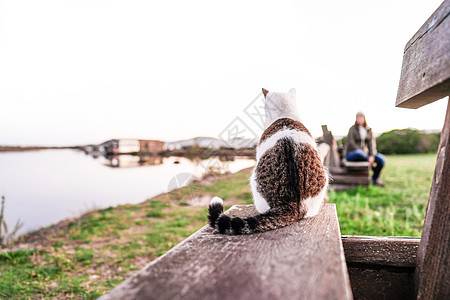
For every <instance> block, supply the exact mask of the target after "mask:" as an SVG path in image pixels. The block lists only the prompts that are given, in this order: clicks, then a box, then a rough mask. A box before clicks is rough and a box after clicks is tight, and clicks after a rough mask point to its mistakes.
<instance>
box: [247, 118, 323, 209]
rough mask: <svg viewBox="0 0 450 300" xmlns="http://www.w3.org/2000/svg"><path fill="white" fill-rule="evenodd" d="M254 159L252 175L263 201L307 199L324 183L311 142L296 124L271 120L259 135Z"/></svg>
mask: <svg viewBox="0 0 450 300" xmlns="http://www.w3.org/2000/svg"><path fill="white" fill-rule="evenodd" d="M256 156H257V165H256V168H255V170H254V172H255V174H254V175H255V178H256V179H257V182H258V190H259V192H260V193H261V195H262V196H263V197H264V198H265V199H274V198H277V199H280V200H281V201H283V200H286V201H298V200H302V199H307V198H311V197H314V196H316V195H318V194H319V193H320V192H321V191H322V190H323V189H324V187H325V185H326V183H327V179H326V176H327V175H326V172H325V169H324V167H323V164H322V162H321V160H320V157H319V154H318V150H317V145H316V143H315V140H314V139H313V137H312V136H311V133H310V132H309V131H308V129H307V128H306V127H305V126H304V125H303V124H302V123H301V122H299V121H296V120H293V119H290V118H280V119H278V120H275V121H274V122H273V123H272V124H271V125H269V126H268V127H267V129H266V130H265V131H264V133H263V134H262V136H261V139H260V142H259V145H258V147H257V154H256Z"/></svg>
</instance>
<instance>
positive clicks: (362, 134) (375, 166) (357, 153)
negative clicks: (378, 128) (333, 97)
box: [345, 112, 386, 186]
mask: <svg viewBox="0 0 450 300" xmlns="http://www.w3.org/2000/svg"><path fill="white" fill-rule="evenodd" d="M346 150H347V151H346V153H347V154H346V155H345V159H346V160H347V161H368V162H369V163H370V165H371V166H372V170H373V176H372V183H373V184H374V185H377V186H384V183H383V182H382V181H381V180H380V173H381V169H383V167H384V163H385V161H386V158H385V157H384V155H383V154H381V153H377V151H376V146H375V139H374V138H373V134H372V128H370V127H369V126H367V122H366V116H365V115H364V113H363V112H358V113H357V114H356V121H355V124H354V125H353V126H352V127H350V130H349V131H348V135H347V149H346Z"/></svg>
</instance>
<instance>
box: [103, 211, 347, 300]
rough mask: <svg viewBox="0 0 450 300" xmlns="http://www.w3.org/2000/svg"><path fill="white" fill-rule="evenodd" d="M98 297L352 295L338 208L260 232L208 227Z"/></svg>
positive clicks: (294, 297) (291, 296)
mask: <svg viewBox="0 0 450 300" xmlns="http://www.w3.org/2000/svg"><path fill="white" fill-rule="evenodd" d="M255 213H256V212H255V210H254V208H253V206H244V205H240V206H233V207H232V208H231V209H230V210H229V211H228V212H227V214H230V215H240V216H241V215H251V214H255ZM100 299H102V300H106V299H352V293H351V288H350V284H349V278H348V273H347V268H346V264H345V258H344V254H343V248H342V242H341V236H340V231H339V224H338V221H337V214H336V207H335V205H334V204H325V205H324V207H323V209H322V210H321V212H320V213H319V215H317V216H316V217H313V218H308V219H303V220H301V221H299V222H298V223H296V224H294V225H292V226H288V227H284V228H281V229H278V230H274V231H269V232H265V233H261V234H253V235H241V236H230V235H221V234H218V233H215V232H213V230H212V229H211V228H210V227H208V226H205V227H203V228H202V229H200V230H199V231H197V232H196V233H195V234H193V235H192V236H190V237H189V238H188V239H186V240H185V241H183V242H182V243H180V244H179V245H177V246H176V247H175V248H173V249H172V250H170V251H168V252H167V253H166V254H164V255H163V256H161V257H160V258H158V259H157V260H155V261H154V262H152V263H151V264H149V265H148V266H147V267H145V268H144V269H143V270H142V271H140V272H139V273H137V274H136V275H134V276H132V277H131V278H129V279H127V280H126V281H124V282H123V283H121V284H120V285H119V286H117V287H116V288H114V289H113V290H111V291H110V292H109V293H108V294H106V295H104V296H103V297H101V298H100Z"/></svg>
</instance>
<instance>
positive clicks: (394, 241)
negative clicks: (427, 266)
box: [342, 235, 420, 268]
mask: <svg viewBox="0 0 450 300" xmlns="http://www.w3.org/2000/svg"><path fill="white" fill-rule="evenodd" d="M419 243H420V238H415V237H384V236H380V237H379V236H356V235H344V236H342V244H343V246H344V253H345V260H346V261H347V264H349V263H358V264H370V265H379V266H395V267H412V268H415V266H416V259H417V249H418V248H419Z"/></svg>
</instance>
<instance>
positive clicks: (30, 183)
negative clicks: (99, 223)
mask: <svg viewBox="0 0 450 300" xmlns="http://www.w3.org/2000/svg"><path fill="white" fill-rule="evenodd" d="M254 164H255V161H254V160H253V159H250V158H235V159H234V161H222V160H219V159H218V158H216V157H212V158H209V159H203V160H201V159H194V160H189V159H187V158H183V157H146V158H145V161H142V160H140V159H139V157H137V156H131V155H120V156H116V157H113V158H110V159H106V158H105V157H103V156H98V157H93V156H91V155H86V154H85V153H83V152H81V151H77V150H41V151H30V152H4V153H0V195H4V196H5V198H6V202H5V204H6V205H5V216H6V220H7V222H8V224H9V226H10V228H12V227H13V225H14V224H15V223H16V221H17V219H19V218H20V220H22V221H23V222H24V227H23V228H22V230H21V232H24V231H28V230H34V229H37V228H39V227H42V226H46V225H49V224H51V223H55V222H57V221H59V220H61V219H63V218H67V217H72V216H77V215H80V214H82V213H84V212H87V211H89V210H93V209H98V208H105V207H109V206H115V205H119V204H127V203H139V202H142V201H144V200H146V199H148V198H151V197H153V196H156V195H158V194H161V193H166V192H168V191H169V190H172V189H174V188H177V187H181V186H185V185H187V184H188V183H189V182H190V181H192V180H193V179H195V178H199V177H201V176H202V175H203V174H204V173H205V172H206V171H207V170H208V169H209V168H210V167H212V168H214V169H215V170H216V171H220V172H223V171H225V170H229V171H230V172H232V173H234V172H237V171H239V170H241V169H244V168H248V167H251V166H254Z"/></svg>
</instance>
